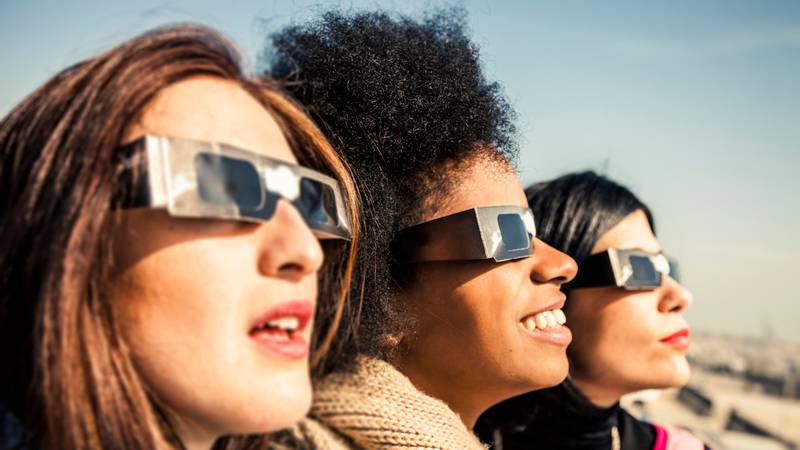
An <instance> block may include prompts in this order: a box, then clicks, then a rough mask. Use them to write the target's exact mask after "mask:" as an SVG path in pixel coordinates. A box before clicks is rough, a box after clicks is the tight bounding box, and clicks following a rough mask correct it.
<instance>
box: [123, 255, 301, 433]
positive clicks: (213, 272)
mask: <svg viewBox="0 0 800 450" xmlns="http://www.w3.org/2000/svg"><path fill="white" fill-rule="evenodd" d="M248 252H249V253H253V252H252V250H248V247H247V246H245V245H244V244H242V245H239V244H237V243H236V242H231V241H223V242H217V243H214V242H190V243H184V244H179V245H175V246H171V247H166V248H164V249H162V250H159V251H157V252H154V253H152V254H150V255H148V256H146V257H145V258H142V259H140V260H139V261H138V262H137V263H136V264H135V265H134V266H132V267H131V268H130V269H129V270H127V271H126V272H125V273H123V274H121V275H120V276H119V277H118V278H117V279H116V280H114V283H113V286H112V290H111V296H110V298H109V300H110V301H111V302H112V303H113V305H114V308H113V309H114V312H115V316H116V320H117V323H118V324H119V327H120V329H121V331H122V333H123V336H124V338H125V341H126V342H127V344H128V346H129V347H130V349H131V355H132V359H133V362H134V364H135V365H136V367H137V369H138V371H139V373H140V374H141V376H142V378H143V380H144V382H145V383H146V384H147V385H148V386H149V388H150V389H152V391H153V392H154V393H155V394H156V395H157V396H158V397H159V398H160V400H161V401H163V402H164V403H165V404H166V405H168V406H169V407H170V408H171V409H172V410H173V411H175V412H176V413H177V414H178V415H179V416H182V417H184V418H189V419H191V421H192V422H196V423H199V424H202V425H203V426H206V427H208V428H209V429H211V430H218V431H220V432H221V433H231V432H237V433H239V432H262V431H268V430H274V429H276V428H280V427H282V426H287V425H289V424H290V423H291V422H293V421H294V420H296V419H297V418H299V417H300V416H302V415H303V414H304V413H305V411H306V410H307V408H308V405H309V402H310V395H311V394H310V382H309V378H308V365H307V361H306V360H302V361H295V362H289V363H287V362H286V361H284V360H281V359H280V358H275V357H273V356H272V355H265V354H264V351H263V350H262V349H259V347H258V346H257V345H256V344H254V343H253V342H251V339H250V337H249V335H248V334H247V331H248V330H247V326H248V325H249V320H250V318H251V315H252V314H253V313H254V312H256V311H259V308H260V309H263V308H264V305H268V304H269V302H268V301H266V302H264V300H265V292H269V286H270V285H269V284H266V283H265V279H264V278H259V277H257V275H255V273H256V271H255V268H251V267H246V266H245V265H244V264H241V265H239V266H238V267H237V266H235V265H232V264H231V262H233V261H246V260H248V259H249V258H250V257H249V256H247V255H248ZM312 281H313V280H312ZM265 286H266V287H265ZM314 287H315V285H312V284H311V283H309V290H312V288H314ZM266 299H267V300H268V299H269V297H268V296H267V297H266ZM258 305H260V306H258ZM254 307H255V309H254ZM198 393H202V395H198Z"/></svg>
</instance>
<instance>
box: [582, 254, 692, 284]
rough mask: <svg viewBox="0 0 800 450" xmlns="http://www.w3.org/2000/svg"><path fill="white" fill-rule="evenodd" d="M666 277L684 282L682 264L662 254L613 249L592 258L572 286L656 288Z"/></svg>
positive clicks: (588, 259)
mask: <svg viewBox="0 0 800 450" xmlns="http://www.w3.org/2000/svg"><path fill="white" fill-rule="evenodd" d="M663 275H669V276H670V277H672V278H673V279H675V280H676V281H680V276H679V274H678V262H677V261H676V260H674V259H672V258H669V257H667V256H665V255H664V254H662V253H648V252H644V251H641V250H622V249H616V248H610V249H608V250H606V251H604V252H602V253H597V254H594V255H592V256H590V257H588V258H587V259H586V261H585V262H584V263H583V264H582V265H581V267H580V268H579V270H578V275H577V277H576V278H575V280H574V281H573V282H572V283H570V286H571V287H572V288H573V289H574V288H588V287H604V286H611V287H621V288H625V289H627V290H643V289H656V288H658V287H659V286H661V283H662V277H663Z"/></svg>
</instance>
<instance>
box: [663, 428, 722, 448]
mask: <svg viewBox="0 0 800 450" xmlns="http://www.w3.org/2000/svg"><path fill="white" fill-rule="evenodd" d="M652 426H653V428H654V429H655V430H656V443H655V445H654V446H653V450H704V449H706V448H708V447H707V446H706V445H705V444H704V443H703V441H701V440H700V439H697V438H696V437H695V436H694V435H693V434H692V433H690V432H689V431H688V430H684V429H683V428H678V427H672V426H665V425H656V424H652Z"/></svg>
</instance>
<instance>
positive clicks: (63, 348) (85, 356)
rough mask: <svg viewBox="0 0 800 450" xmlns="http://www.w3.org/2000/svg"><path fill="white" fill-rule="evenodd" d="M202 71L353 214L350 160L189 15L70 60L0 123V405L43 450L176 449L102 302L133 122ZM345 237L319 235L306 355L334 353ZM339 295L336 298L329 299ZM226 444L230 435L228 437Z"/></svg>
mask: <svg viewBox="0 0 800 450" xmlns="http://www.w3.org/2000/svg"><path fill="white" fill-rule="evenodd" d="M198 75H208V76H214V77H219V78H223V79H226V80H232V81H235V82H237V83H239V84H240V85H241V87H242V88H243V89H245V90H246V91H247V92H249V93H250V94H251V95H252V96H253V97H254V98H256V99H257V100H258V101H260V102H261V104H263V105H264V107H265V108H266V109H267V110H268V111H270V112H271V113H272V114H273V116H274V117H275V118H276V120H277V121H278V123H279V125H280V126H281V128H282V129H283V132H284V134H285V135H286V137H287V139H288V140H289V143H290V145H292V148H293V150H294V151H295V153H296V154H297V157H298V159H299V160H300V161H301V163H302V164H305V165H307V166H309V167H312V168H315V169H317V170H320V171H323V172H326V173H328V174H330V175H332V176H333V177H335V178H337V179H338V180H339V182H340V183H341V185H342V188H343V193H344V195H345V197H346V201H348V202H349V205H350V214H351V220H350V221H351V223H352V224H354V225H355V226H356V227H357V225H358V224H359V220H358V210H357V203H356V198H357V196H356V192H355V188H354V186H353V183H352V181H351V177H350V173H349V171H348V168H347V167H346V166H345V165H344V163H343V162H342V161H341V160H340V159H339V157H338V156H337V155H336V153H335V151H334V150H333V148H332V147H331V146H330V144H329V143H328V142H327V140H326V139H325V138H324V137H323V135H322V133H320V131H319V130H318V129H317V128H316V126H315V125H314V124H313V123H312V122H311V121H310V120H309V119H308V118H307V117H306V116H305V114H304V113H303V112H302V111H301V109H299V108H298V107H297V106H296V105H295V104H294V103H293V102H292V101H291V100H289V99H288V98H287V97H285V96H284V95H283V94H282V93H281V91H280V90H279V88H278V86H277V85H275V84H274V83H272V82H268V81H264V80H256V79H251V78H248V77H247V76H246V75H245V74H244V73H243V71H242V69H241V65H240V61H239V57H238V54H237V52H236V51H235V49H234V47H233V46H232V45H231V44H230V43H229V42H228V41H227V40H225V39H224V38H223V37H221V36H220V35H219V34H217V33H216V32H214V31H213V30H210V29H208V28H205V27H202V26H197V25H175V26H170V27H165V28H160V29H156V30H153V31H151V32H148V33H145V34H143V35H141V36H139V37H137V38H134V39H132V40H129V41H127V42H125V43H123V44H121V45H120V46H118V47H116V48H114V49H112V50H110V51H108V52H106V53H103V54H101V55H98V56H96V57H94V58H91V59H88V60H86V61H83V62H80V63H78V64H75V65H73V66H71V67H69V68H67V69H66V70H64V71H62V72H61V73H59V74H57V75H56V76H54V77H53V78H52V79H50V80H49V81H48V82H47V83H45V84H44V86H42V87H40V88H39V89H37V90H36V91H35V92H34V93H32V94H31V95H29V96H28V97H27V98H26V99H25V100H24V101H23V102H22V103H20V104H19V105H18V106H17V107H16V108H14V110H13V111H11V113H10V114H9V115H8V116H6V117H5V118H4V119H3V120H2V122H0V152H1V153H0V212H1V213H2V215H0V236H2V240H1V241H0V324H1V325H0V359H1V360H2V361H3V363H4V369H3V372H2V374H0V402H4V403H6V404H7V405H8V406H9V407H10V408H11V409H12V411H15V412H16V413H17V414H19V415H20V416H21V417H22V418H23V420H24V422H26V423H27V424H28V425H29V426H30V427H31V428H33V429H34V430H35V431H36V432H37V433H38V434H39V436H40V437H41V438H42V441H43V444H44V445H45V447H49V446H54V445H57V446H58V447H63V448H130V449H137V448H141V449H144V448H156V447H157V448H162V447H168V446H172V447H182V444H181V443H180V440H179V439H178V437H177V436H176V435H175V432H174V429H173V428H172V426H171V425H170V423H169V420H168V418H167V414H166V411H165V410H164V408H162V407H160V406H159V404H158V400H157V399H155V398H153V397H152V395H151V393H150V391H149V389H148V387H147V386H146V385H145V384H144V382H143V381H142V380H141V379H140V377H139V376H138V373H137V371H136V369H135V367H134V365H133V363H132V361H131V359H130V357H129V354H128V348H127V345H126V343H125V342H124V341H123V340H122V337H121V334H120V333H119V332H118V327H117V324H116V323H115V318H114V315H113V314H112V310H111V308H110V306H109V304H108V303H107V302H105V301H104V299H103V288H104V286H105V283H107V280H108V276H109V274H108V272H109V268H110V267H111V262H112V258H111V236H112V235H113V232H114V226H115V223H116V219H118V218H119V215H118V214H115V211H114V210H113V208H112V197H113V195H114V194H116V193H119V186H116V185H115V180H116V179H118V178H117V177H118V175H119V174H120V173H121V171H122V170H123V168H124V163H125V157H126V156H128V157H129V156H130V155H125V154H124V152H120V151H117V149H118V147H119V144H120V143H121V139H123V135H124V132H125V130H126V128H127V127H128V125H130V124H131V123H133V122H134V121H135V120H136V119H137V118H138V116H139V114H140V113H141V111H142V109H143V108H144V106H145V105H146V104H147V103H148V102H149V101H150V100H151V99H152V98H153V97H154V96H155V95H156V94H157V93H158V92H159V91H160V90H161V89H163V88H165V87H166V86H169V85H171V84H173V83H175V82H177V81H180V80H183V79H186V78H189V77H193V76H198ZM353 232H354V233H353V241H352V242H351V244H350V246H347V247H345V246H342V245H341V244H340V243H339V244H338V245H337V243H326V244H325V247H326V250H327V251H328V252H329V253H326V261H327V262H326V267H325V269H324V270H325V272H324V273H323V274H322V276H321V280H320V299H321V300H322V301H321V302H320V305H319V306H320V308H319V312H318V316H317V320H318V321H319V323H322V324H325V325H327V332H326V333H317V334H318V336H317V339H318V342H317V345H316V346H315V347H316V348H318V349H320V350H319V351H318V352H317V353H316V354H315V355H314V361H318V360H319V359H320V357H321V355H322V354H323V353H324V352H325V350H327V349H328V347H329V346H330V342H331V340H332V336H333V335H334V333H335V332H336V330H337V328H338V325H339V318H340V317H341V315H342V311H343V309H344V308H345V307H346V295H347V291H348V285H349V283H350V276H351V273H352V270H353V263H354V259H355V248H356V245H355V244H356V243H357V240H358V229H357V228H356V229H354V230H353ZM326 298H329V299H333V298H336V299H337V301H336V302H325V301H324V300H325V299H326ZM231 443H232V442H231Z"/></svg>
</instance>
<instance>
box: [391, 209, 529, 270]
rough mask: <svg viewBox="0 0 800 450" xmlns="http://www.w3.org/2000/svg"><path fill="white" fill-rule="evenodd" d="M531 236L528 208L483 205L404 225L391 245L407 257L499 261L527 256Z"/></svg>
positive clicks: (416, 260)
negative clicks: (415, 223)
mask: <svg viewBox="0 0 800 450" xmlns="http://www.w3.org/2000/svg"><path fill="white" fill-rule="evenodd" d="M534 237H536V225H535V223H534V221H533V212H532V211H531V210H530V208H522V207H519V206H483V207H478V208H472V209H468V210H466V211H461V212H458V213H455V214H451V215H448V216H445V217H440V218H438V219H434V220H431V221H428V222H423V223H420V224H417V225H413V226H411V227H408V228H405V229H403V230H402V231H400V234H399V236H398V238H397V240H396V241H395V244H394V245H395V248H396V249H397V250H398V251H399V253H400V254H401V255H403V257H404V258H405V259H406V260H407V261H415V262H426V261H462V260H480V259H493V260H495V261H497V262H501V261H508V260H512V259H519V258H526V257H528V256H530V255H531V253H532V252H533V244H532V242H533V238H534Z"/></svg>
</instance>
